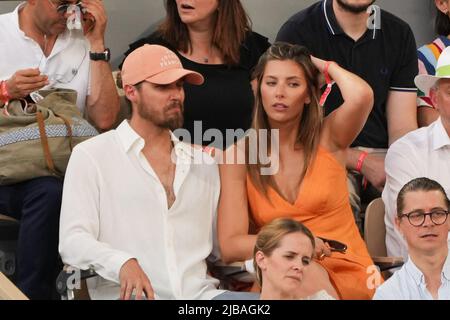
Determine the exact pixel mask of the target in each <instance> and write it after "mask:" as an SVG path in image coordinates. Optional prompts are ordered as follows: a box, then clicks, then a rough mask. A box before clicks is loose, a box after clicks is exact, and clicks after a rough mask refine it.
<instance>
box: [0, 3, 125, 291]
mask: <svg viewBox="0 0 450 320" xmlns="http://www.w3.org/2000/svg"><path fill="white" fill-rule="evenodd" d="M69 5H76V8H78V9H80V10H79V12H78V14H79V16H81V18H82V19H81V21H80V22H81V23H82V24H83V25H84V28H83V29H84V30H76V29H75V30H69V29H68V28H67V20H68V18H69V17H70V16H71V15H70V13H69V12H68V10H67V9H68V7H69ZM71 8H72V9H73V7H71ZM83 18H84V20H86V21H83ZM106 24H107V17H106V12H105V9H104V6H103V3H102V1H100V0H83V1H82V2H78V1H75V0H70V1H59V0H28V1H26V2H23V3H21V4H20V5H19V6H18V7H17V8H16V9H15V10H14V11H13V12H10V13H7V14H3V15H0V89H1V90H0V107H1V106H3V105H4V104H6V103H8V101H10V100H12V99H19V98H25V99H31V98H30V93H33V92H35V91H38V90H40V89H42V88H44V87H45V88H48V87H58V88H69V89H73V90H76V91H77V93H78V99H77V106H78V108H79V109H80V110H81V111H82V113H84V114H85V115H87V117H88V118H89V119H90V120H91V121H92V122H93V123H94V124H95V125H96V127H97V128H99V129H100V130H106V129H109V128H110V127H111V126H112V125H113V123H114V122H115V119H116V116H117V114H118V110H119V98H118V94H117V90H116V87H115V84H114V80H113V78H112V73H111V67H110V64H109V62H108V61H109V50H107V49H106V47H105V41H104V35H105V30H106ZM61 197H62V181H60V180H59V179H56V178H53V177H41V178H38V179H34V180H30V181H25V182H22V183H19V184H15V185H8V186H0V212H1V213H2V214H4V215H9V216H12V217H14V218H16V219H18V220H20V228H21V229H20V235H19V240H18V252H17V261H18V270H17V272H16V278H17V285H18V287H19V288H20V289H21V290H22V291H23V292H24V293H25V294H26V295H27V296H28V297H29V298H31V299H49V298H50V297H51V293H52V291H54V288H55V278H56V276H55V275H54V272H53V270H54V269H55V267H56V265H57V257H58V225H59V214H60V208H61Z"/></svg>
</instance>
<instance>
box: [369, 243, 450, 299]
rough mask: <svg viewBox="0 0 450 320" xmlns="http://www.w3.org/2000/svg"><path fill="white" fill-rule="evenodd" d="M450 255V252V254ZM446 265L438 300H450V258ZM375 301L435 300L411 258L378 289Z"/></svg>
mask: <svg viewBox="0 0 450 320" xmlns="http://www.w3.org/2000/svg"><path fill="white" fill-rule="evenodd" d="M449 255H450V252H449ZM449 255H447V259H446V260H445V263H444V268H443V269H442V273H441V286H440V287H439V290H438V300H450V258H449ZM373 299H374V300H434V299H433V296H432V295H431V293H430V292H429V291H428V289H427V284H426V282H425V276H424V275H423V273H422V271H420V270H419V268H417V266H416V265H415V264H414V262H413V261H412V259H411V258H409V259H408V261H407V262H406V263H405V265H403V267H402V268H401V269H400V270H399V271H396V272H395V273H394V274H393V275H392V277H390V278H389V279H388V280H387V281H386V282H385V283H383V284H382V285H381V286H380V287H378V289H377V291H376V292H375V295H374V297H373Z"/></svg>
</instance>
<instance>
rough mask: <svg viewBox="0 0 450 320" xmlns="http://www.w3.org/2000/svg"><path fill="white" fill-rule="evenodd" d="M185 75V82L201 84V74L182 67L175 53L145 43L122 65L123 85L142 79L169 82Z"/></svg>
mask: <svg viewBox="0 0 450 320" xmlns="http://www.w3.org/2000/svg"><path fill="white" fill-rule="evenodd" d="M183 77H186V82H188V83H190V84H194V85H201V84H202V83H203V82H204V78H203V76H202V75H201V74H200V73H198V72H194V71H191V70H187V69H184V68H183V65H182V64H181V61H180V59H179V58H178V57H177V55H176V54H175V53H174V52H172V51H171V50H169V49H167V48H166V47H163V46H159V45H150V44H146V45H143V46H142V47H140V48H138V49H136V50H134V51H133V52H132V53H130V54H129V55H128V57H127V58H126V59H125V61H124V63H123V66H122V82H123V85H124V86H125V85H135V84H137V83H139V82H142V81H148V82H150V83H154V84H170V83H173V82H175V81H178V80H179V79H181V78H183Z"/></svg>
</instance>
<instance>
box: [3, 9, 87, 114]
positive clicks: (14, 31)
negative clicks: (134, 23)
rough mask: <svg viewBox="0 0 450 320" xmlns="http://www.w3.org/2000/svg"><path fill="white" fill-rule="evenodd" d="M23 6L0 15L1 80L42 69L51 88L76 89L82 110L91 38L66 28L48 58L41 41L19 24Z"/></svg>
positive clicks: (78, 102)
mask: <svg viewBox="0 0 450 320" xmlns="http://www.w3.org/2000/svg"><path fill="white" fill-rule="evenodd" d="M23 6H24V3H21V4H20V5H19V6H18V7H17V8H16V9H15V10H14V11H13V12H10V13H6V14H3V15H0V55H1V56H0V80H7V79H9V78H11V76H13V75H14V73H16V71H18V70H23V69H30V68H39V70H41V73H43V74H46V75H48V76H49V81H50V84H49V87H52V86H53V87H58V88H66V89H72V90H76V91H77V93H78V99H77V105H78V108H79V109H80V110H81V111H83V110H84V107H85V104H86V96H87V95H89V81H90V76H89V73H90V58H89V50H90V45H89V41H87V40H86V38H85V37H84V36H83V33H82V31H69V30H66V31H65V32H64V33H62V34H60V35H59V36H58V38H57V40H56V43H55V45H54V47H53V49H52V52H51V54H50V56H48V57H45V55H44V53H43V51H42V49H41V47H40V46H39V44H38V43H37V42H36V41H34V40H33V39H31V38H30V37H28V36H26V35H25V33H24V32H23V31H22V30H21V29H20V27H19V10H20V9H21V8H22V7H23ZM57 80H58V81H57ZM47 88H48V87H47Z"/></svg>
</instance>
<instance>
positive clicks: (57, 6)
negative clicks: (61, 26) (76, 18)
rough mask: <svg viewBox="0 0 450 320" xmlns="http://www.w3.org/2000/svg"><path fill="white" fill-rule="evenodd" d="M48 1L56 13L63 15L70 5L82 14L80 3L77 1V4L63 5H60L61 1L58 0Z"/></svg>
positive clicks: (82, 9)
mask: <svg viewBox="0 0 450 320" xmlns="http://www.w3.org/2000/svg"><path fill="white" fill-rule="evenodd" d="M48 1H49V2H50V3H51V4H52V6H53V7H54V8H55V9H56V11H57V12H58V13H65V12H66V11H67V9H68V8H69V7H70V6H72V5H74V6H77V7H78V8H79V9H80V11H81V12H83V13H84V8H83V7H82V6H81V1H78V2H77V3H64V4H60V3H61V1H58V0H56V1H54V0H48Z"/></svg>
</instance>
